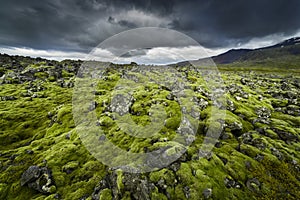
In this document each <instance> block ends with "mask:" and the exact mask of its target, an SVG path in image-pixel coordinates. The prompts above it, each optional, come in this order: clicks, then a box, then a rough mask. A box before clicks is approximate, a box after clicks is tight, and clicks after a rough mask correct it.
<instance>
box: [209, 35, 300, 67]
mask: <svg viewBox="0 0 300 200" xmlns="http://www.w3.org/2000/svg"><path fill="white" fill-rule="evenodd" d="M299 44H300V37H295V38H291V39H288V40H285V41H283V42H280V43H278V44H276V45H273V46H268V47H264V48H259V49H231V50H229V51H227V52H225V53H223V54H220V55H218V56H214V57H212V59H213V60H214V62H215V63H216V64H229V63H234V62H243V61H261V60H265V59H275V58H276V59H278V58H280V57H285V58H286V57H287V56H298V55H300V45H299Z"/></svg>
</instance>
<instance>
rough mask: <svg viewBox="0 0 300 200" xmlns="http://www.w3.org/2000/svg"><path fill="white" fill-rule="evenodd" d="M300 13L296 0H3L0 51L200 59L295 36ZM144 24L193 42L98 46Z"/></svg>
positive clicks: (106, 58) (75, 56)
mask: <svg viewBox="0 0 300 200" xmlns="http://www.w3.org/2000/svg"><path fill="white" fill-rule="evenodd" d="M299 19H300V1H299V0H289V1H286V0H251V1H250V0H248V1H246V0H231V1H222V0H199V1H197V0H184V1H182V0H168V1H163V0H144V1H138V0H43V1H40V0H26V1H22V0H1V7H0V52H1V53H7V54H13V55H26V56H27V55H29V56H33V57H44V58H48V59H56V60H63V59H86V58H87V57H89V56H90V55H91V52H96V50H95V48H98V49H97V52H98V53H99V52H100V53H99V54H97V56H98V58H99V59H101V60H103V61H110V60H112V59H116V57H117V58H119V60H120V62H129V61H132V60H133V61H136V60H138V61H139V62H142V63H143V62H145V63H146V62H153V61H155V60H157V59H158V56H160V58H162V57H163V59H162V60H161V62H165V63H168V62H175V61H178V59H179V57H180V58H181V60H182V59H198V58H200V57H202V56H203V55H204V54H201V52H203V51H205V55H206V56H213V55H217V54H220V53H223V52H225V51H227V50H229V49H231V48H259V47H263V46H268V45H272V44H275V43H278V42H281V41H282V40H284V39H288V38H290V37H296V36H300V20H299ZM143 27H159V28H167V29H170V30H174V31H177V32H179V33H182V34H184V35H185V36H186V38H188V37H190V38H191V39H193V40H195V41H196V42H197V43H198V44H199V45H198V46H197V45H190V44H185V45H183V44H181V43H180V42H178V40H177V39H176V38H175V37H174V38H172V37H173V35H176V34H170V35H169V39H170V41H171V40H172V41H174V42H173V43H172V45H171V43H170V45H169V46H168V44H165V46H160V45H159V43H158V42H157V41H161V39H160V38H158V37H160V36H161V35H157V37H156V38H155V37H152V35H150V34H148V35H147V37H151V39H152V40H153V41H154V43H155V44H156V45H157V46H153V45H150V46H151V48H150V47H149V48H145V49H139V50H136V49H135V50H134V49H132V51H129V52H127V53H124V52H123V53H124V54H123V55H122V56H120V55H118V54H116V52H114V51H113V50H112V49H116V48H114V47H109V46H106V47H105V48H103V47H102V46H101V45H100V46H99V44H101V43H103V42H104V41H106V40H107V39H108V38H110V37H114V36H115V35H116V34H120V33H122V32H123V31H128V30H132V29H136V28H139V29H140V28H143ZM171 32H172V31H171ZM130 33H131V34H133V33H134V32H130ZM127 42H129V43H132V42H133V40H130V41H127ZM133 47H136V48H138V45H137V44H134V45H133ZM119 48H121V47H119ZM127 50H128V49H127ZM167 51H169V52H171V53H169V54H168V53H166V52H167ZM174 52H175V53H176V54H178V55H179V56H178V58H174V56H172V53H174ZM199 52H200V53H199ZM179 60H180V59H179Z"/></svg>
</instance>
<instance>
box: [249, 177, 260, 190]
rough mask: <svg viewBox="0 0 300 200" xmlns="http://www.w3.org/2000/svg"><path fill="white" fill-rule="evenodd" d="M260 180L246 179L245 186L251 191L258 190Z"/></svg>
mask: <svg viewBox="0 0 300 200" xmlns="http://www.w3.org/2000/svg"><path fill="white" fill-rule="evenodd" d="M260 185H261V184H260V182H259V180H258V179H257V178H252V179H248V180H247V182H246V186H247V188H248V189H249V190H251V191H252V192H258V191H259V190H260Z"/></svg>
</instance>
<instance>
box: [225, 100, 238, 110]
mask: <svg viewBox="0 0 300 200" xmlns="http://www.w3.org/2000/svg"><path fill="white" fill-rule="evenodd" d="M226 109H227V110H229V111H231V112H232V111H234V110H235V109H236V107H235V106H234V103H233V102H232V101H230V100H229V99H227V106H226Z"/></svg>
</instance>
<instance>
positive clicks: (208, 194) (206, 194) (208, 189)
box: [202, 188, 212, 199]
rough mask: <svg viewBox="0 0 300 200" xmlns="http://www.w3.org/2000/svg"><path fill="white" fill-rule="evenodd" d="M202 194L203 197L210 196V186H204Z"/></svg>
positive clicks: (207, 197)
mask: <svg viewBox="0 0 300 200" xmlns="http://www.w3.org/2000/svg"><path fill="white" fill-rule="evenodd" d="M202 194H203V196H204V198H205V199H209V198H210V197H211V196H212V189H211V188H206V189H204V190H203V192H202Z"/></svg>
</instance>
